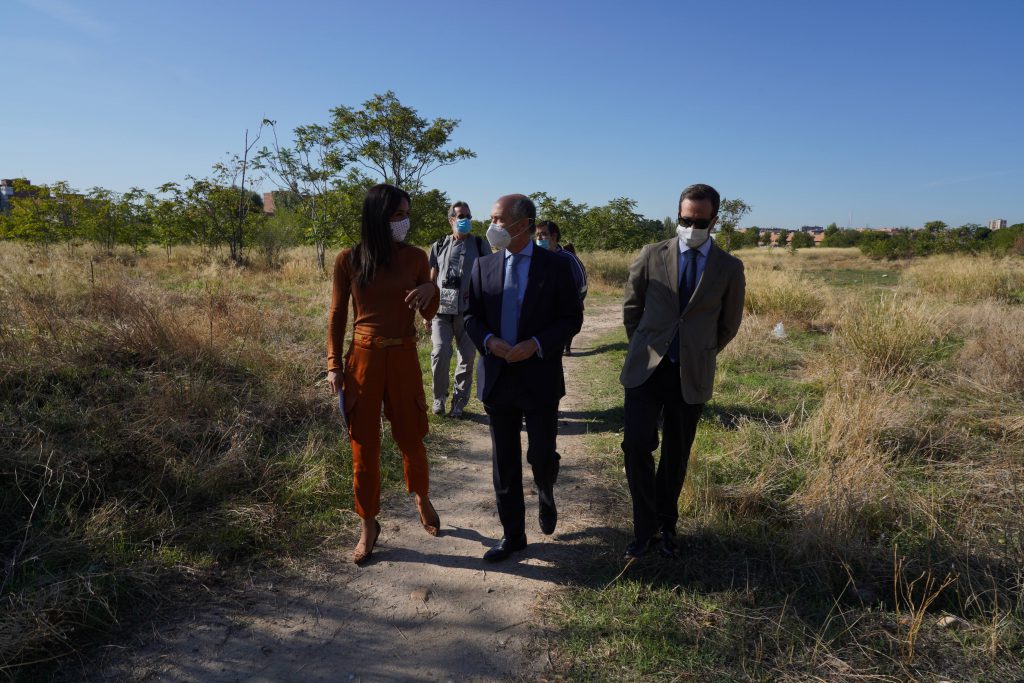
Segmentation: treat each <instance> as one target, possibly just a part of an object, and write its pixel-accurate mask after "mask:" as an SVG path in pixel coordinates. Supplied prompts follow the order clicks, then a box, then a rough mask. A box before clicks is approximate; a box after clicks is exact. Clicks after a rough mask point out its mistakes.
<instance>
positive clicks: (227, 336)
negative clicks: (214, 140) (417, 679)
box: [0, 243, 351, 678]
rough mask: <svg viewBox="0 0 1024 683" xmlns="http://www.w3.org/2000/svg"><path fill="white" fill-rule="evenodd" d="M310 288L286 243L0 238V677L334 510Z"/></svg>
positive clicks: (279, 547) (313, 284) (309, 531)
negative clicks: (119, 250)
mask: <svg viewBox="0 0 1024 683" xmlns="http://www.w3.org/2000/svg"><path fill="white" fill-rule="evenodd" d="M289 263H292V264H293V265H291V266H289V265H288V264H289ZM327 287H328V284H327V282H326V280H325V279H324V278H323V276H322V275H321V274H320V273H319V271H318V269H315V268H314V267H312V266H310V265H307V263H306V260H305V259H304V258H301V257H298V258H296V257H294V256H293V257H292V259H291V260H290V261H289V260H286V262H285V266H284V267H283V268H282V269H281V270H275V271H269V270H260V269H238V268H233V267H230V266H225V265H224V264H223V263H221V262H220V261H219V260H218V259H217V258H216V257H215V256H214V257H211V256H210V255H208V254H201V253H198V252H197V251H195V250H177V251H176V252H175V253H174V254H172V257H171V258H170V259H167V258H165V257H164V256H163V255H159V256H157V255H153V256H149V257H145V256H143V257H140V256H135V255H131V254H123V255H118V256H115V257H107V258H92V257H91V255H89V254H83V253H80V254H78V255H76V256H68V255H66V254H62V253H60V252H57V251H54V250H51V252H50V254H44V253H40V252H36V251H32V250H30V249H26V248H25V247H22V246H19V245H13V244H9V243H0V396H2V401H0V555H2V556H3V557H4V558H5V566H4V573H3V579H2V581H0V605H2V606H0V673H3V674H6V675H11V676H18V675H25V676H29V677H30V678H31V677H32V676H35V675H42V674H41V669H39V668H38V667H32V666H30V665H31V664H32V663H33V662H35V663H43V664H45V662H47V661H51V660H56V659H59V658H61V657H63V656H66V655H68V654H70V653H72V652H75V651H77V650H78V649H80V648H82V647H85V646H87V645H88V643H89V642H91V641H92V640H93V639H95V638H100V637H102V634H103V633H104V632H106V631H107V630H108V629H109V628H113V627H115V625H116V624H118V623H131V621H132V619H133V616H134V615H137V614H141V613H145V612H146V611H147V610H149V609H151V608H153V607H154V606H157V605H159V604H160V603H161V602H163V600H165V599H166V598H167V597H169V596H175V595H177V596H178V597H184V593H179V592H176V591H179V590H185V589H187V587H189V586H191V585H194V582H196V581H202V580H204V577H207V576H209V573H211V572H214V571H216V570H219V569H220V568H224V567H229V566H231V564H232V563H234V562H238V561H242V562H245V561H248V560H252V559H254V558H258V557H262V556H264V555H267V556H269V555H279V554H281V553H285V554H287V553H290V552H293V551H294V552H303V548H304V547H306V548H308V547H309V545H308V544H311V543H322V542H324V541H325V540H326V539H330V538H331V537H332V536H333V535H334V534H336V533H337V532H338V530H340V529H343V528H344V527H345V526H346V525H347V524H348V523H349V522H348V520H347V518H346V516H345V515H343V513H341V512H340V511H341V510H346V509H349V508H350V504H349V503H350V501H349V498H350V484H349V478H350V467H351V465H350V463H349V462H348V460H347V458H348V454H347V444H345V443H344V439H342V437H341V430H340V429H339V428H338V426H337V423H336V419H335V417H334V414H333V411H332V409H331V404H330V402H329V400H328V397H327V396H326V394H325V392H324V391H323V389H322V386H320V383H321V380H322V374H323V373H322V365H323V334H324V329H325V327H324V326H325V321H324V317H325V311H326V299H327V296H328V293H327ZM218 573H219V572H218ZM25 672H27V673H25Z"/></svg>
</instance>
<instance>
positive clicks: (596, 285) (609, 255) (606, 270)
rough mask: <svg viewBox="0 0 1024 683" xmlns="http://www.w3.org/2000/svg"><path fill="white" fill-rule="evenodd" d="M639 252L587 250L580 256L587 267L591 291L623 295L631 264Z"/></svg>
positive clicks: (588, 284) (588, 283)
mask: <svg viewBox="0 0 1024 683" xmlns="http://www.w3.org/2000/svg"><path fill="white" fill-rule="evenodd" d="M638 255H639V252H623V251H586V252H580V253H579V254H578V256H579V257H580V260H581V261H583V265H584V267H585V268H586V269H587V286H588V287H589V289H590V290H591V291H594V292H601V293H604V294H616V295H621V294H622V291H623V287H625V285H626V280H627V279H628V278H629V266H630V264H631V263H633V261H635V260H636V257H637V256H638Z"/></svg>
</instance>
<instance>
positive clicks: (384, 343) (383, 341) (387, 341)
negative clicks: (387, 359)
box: [376, 337, 402, 349]
mask: <svg viewBox="0 0 1024 683" xmlns="http://www.w3.org/2000/svg"><path fill="white" fill-rule="evenodd" d="M376 341H377V344H378V346H380V347H381V348H385V349H386V348H387V347H389V346H398V345H399V344H401V343H402V340H401V339H395V338H392V337H377V340H376Z"/></svg>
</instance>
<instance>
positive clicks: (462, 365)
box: [430, 315, 476, 406]
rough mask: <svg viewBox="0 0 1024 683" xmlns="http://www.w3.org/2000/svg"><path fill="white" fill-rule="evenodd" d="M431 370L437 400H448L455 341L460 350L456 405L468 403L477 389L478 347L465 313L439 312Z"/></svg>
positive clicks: (432, 336) (434, 327) (432, 334)
mask: <svg viewBox="0 0 1024 683" xmlns="http://www.w3.org/2000/svg"><path fill="white" fill-rule="evenodd" d="M430 341H431V342H432V344H433V347H432V348H431V351H430V374H431V379H432V381H433V386H434V400H435V401H441V402H442V403H444V401H445V399H446V398H448V376H449V372H450V371H451V370H450V368H451V364H452V341H454V342H455V346H456V348H457V349H458V352H459V358H458V364H457V365H456V366H455V387H454V389H453V390H452V405H462V406H464V405H466V403H467V402H468V401H469V397H470V391H471V390H472V389H473V360H474V359H475V358H476V347H475V346H474V345H473V340H472V339H470V338H469V335H468V334H466V328H465V326H464V324H463V318H462V316H461V315H437V316H435V317H434V321H433V324H432V325H431V327H430Z"/></svg>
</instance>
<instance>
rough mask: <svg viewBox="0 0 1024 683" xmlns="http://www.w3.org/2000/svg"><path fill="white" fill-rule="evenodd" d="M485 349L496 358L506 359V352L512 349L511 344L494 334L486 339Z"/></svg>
mask: <svg viewBox="0 0 1024 683" xmlns="http://www.w3.org/2000/svg"><path fill="white" fill-rule="evenodd" d="M487 350H488V351H490V352H491V353H492V354H493V355H495V356H497V357H498V358H504V359H505V360H508V352H509V351H511V350H512V345H511V344H509V343H508V342H507V341H505V340H504V339H502V338H501V337H499V336H497V335H494V336H492V337H490V338H488V339H487Z"/></svg>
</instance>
